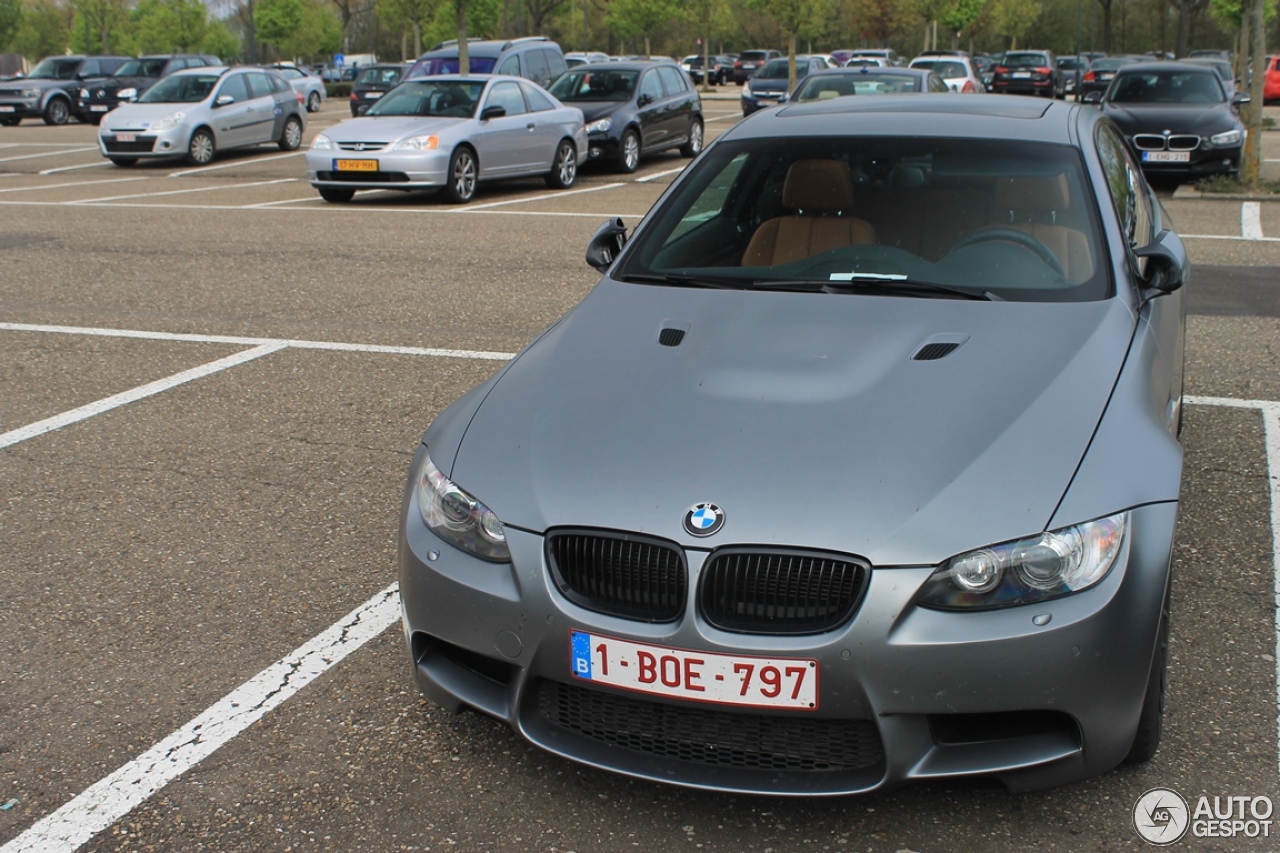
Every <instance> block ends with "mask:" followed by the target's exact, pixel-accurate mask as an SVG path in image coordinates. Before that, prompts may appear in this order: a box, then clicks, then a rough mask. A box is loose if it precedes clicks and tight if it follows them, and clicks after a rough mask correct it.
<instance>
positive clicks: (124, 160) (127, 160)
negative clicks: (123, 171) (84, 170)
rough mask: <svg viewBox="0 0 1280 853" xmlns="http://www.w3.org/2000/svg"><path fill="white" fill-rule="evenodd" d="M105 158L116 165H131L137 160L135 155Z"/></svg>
mask: <svg viewBox="0 0 1280 853" xmlns="http://www.w3.org/2000/svg"><path fill="white" fill-rule="evenodd" d="M107 159H108V160H110V161H111V162H112V163H115V164H116V165H117V166H132V165H134V164H135V163H137V162H138V158H137V157H108V158H107Z"/></svg>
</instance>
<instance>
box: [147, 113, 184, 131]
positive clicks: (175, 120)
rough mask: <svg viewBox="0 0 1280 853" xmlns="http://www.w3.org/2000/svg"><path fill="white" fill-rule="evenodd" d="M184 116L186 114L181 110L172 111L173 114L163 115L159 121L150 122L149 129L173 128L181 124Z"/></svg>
mask: <svg viewBox="0 0 1280 853" xmlns="http://www.w3.org/2000/svg"><path fill="white" fill-rule="evenodd" d="M186 117H187V114H186V113H183V112H177V113H174V114H173V115H168V116H165V117H164V118H162V119H160V120H159V121H157V122H153V123H152V124H151V129H152V130H173V129H174V128H175V127H177V126H178V125H180V124H182V120H183V119H184V118H186Z"/></svg>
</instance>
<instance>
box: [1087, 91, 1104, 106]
mask: <svg viewBox="0 0 1280 853" xmlns="http://www.w3.org/2000/svg"><path fill="white" fill-rule="evenodd" d="M1084 102H1085V103H1086V104H1100V103H1102V93H1101V92H1098V91H1096V90H1095V91H1093V92H1088V93H1086V94H1085V96H1084Z"/></svg>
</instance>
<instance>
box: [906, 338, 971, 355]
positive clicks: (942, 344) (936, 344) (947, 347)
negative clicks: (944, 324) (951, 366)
mask: <svg viewBox="0 0 1280 853" xmlns="http://www.w3.org/2000/svg"><path fill="white" fill-rule="evenodd" d="M967 340H969V336H968V335H934V336H933V337H932V338H929V340H927V341H925V342H924V343H923V344H921V345H920V349H918V350H916V353H915V355H913V356H911V360H912V361H937V360H938V359H940V358H946V357H947V356H949V355H951V353H953V352H955V351H956V350H958V349H959V348H960V346H961V345H962V344H963V343H964V342H965V341H967Z"/></svg>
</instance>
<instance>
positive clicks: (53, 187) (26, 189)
mask: <svg viewBox="0 0 1280 853" xmlns="http://www.w3.org/2000/svg"><path fill="white" fill-rule="evenodd" d="M41 174H44V173H43V172H41ZM145 180H146V178H143V177H137V178H111V179H109V180H106V181H73V182H72V183H69V184H41V185H40V186H37V187H5V188H4V189H0V193H26V192H34V191H37V190H56V189H61V188H62V187H95V186H97V185H98V184H120V183H124V182H126V181H145Z"/></svg>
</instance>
